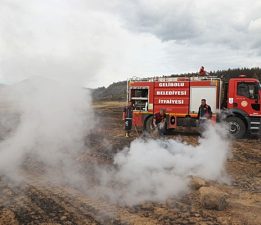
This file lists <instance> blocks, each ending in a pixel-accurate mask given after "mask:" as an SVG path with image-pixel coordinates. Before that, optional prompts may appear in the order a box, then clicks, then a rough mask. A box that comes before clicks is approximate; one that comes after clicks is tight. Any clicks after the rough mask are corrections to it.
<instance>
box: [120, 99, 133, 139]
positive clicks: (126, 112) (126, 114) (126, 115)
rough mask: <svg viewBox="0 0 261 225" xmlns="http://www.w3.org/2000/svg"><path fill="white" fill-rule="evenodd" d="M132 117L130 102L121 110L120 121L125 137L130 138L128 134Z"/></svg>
mask: <svg viewBox="0 0 261 225" xmlns="http://www.w3.org/2000/svg"><path fill="white" fill-rule="evenodd" d="M132 115H133V105H132V102H131V101H130V102H128V105H127V106H125V107H124V109H123V115H122V120H123V121H124V125H125V137H130V132H131V128H132Z"/></svg>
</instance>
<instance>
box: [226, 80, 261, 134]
mask: <svg viewBox="0 0 261 225" xmlns="http://www.w3.org/2000/svg"><path fill="white" fill-rule="evenodd" d="M260 105H261V88H260V83H259V81H258V80H257V79H253V78H246V77H244V76H241V77H238V78H232V79H230V80H229V82H228V86H227V97H226V106H227V107H226V108H227V109H228V112H229V115H228V117H227V122H228V124H229V131H230V133H231V134H233V135H234V136H235V137H237V138H241V137H243V136H244V135H245V134H247V133H249V134H260V130H261V129H260V124H261V107H260Z"/></svg>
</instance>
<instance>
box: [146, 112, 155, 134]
mask: <svg viewBox="0 0 261 225" xmlns="http://www.w3.org/2000/svg"><path fill="white" fill-rule="evenodd" d="M152 120H153V117H152V116H151V117H149V118H148V119H147V120H146V123H145V130H146V131H147V132H149V133H151V132H152V131H153V130H154V127H153V124H152Z"/></svg>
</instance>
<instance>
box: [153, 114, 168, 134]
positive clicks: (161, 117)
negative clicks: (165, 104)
mask: <svg viewBox="0 0 261 225" xmlns="http://www.w3.org/2000/svg"><path fill="white" fill-rule="evenodd" d="M153 125H154V127H157V128H158V131H159V135H160V136H163V135H165V134H166V113H165V110H164V109H160V111H159V112H158V113H155V114H154V117H153Z"/></svg>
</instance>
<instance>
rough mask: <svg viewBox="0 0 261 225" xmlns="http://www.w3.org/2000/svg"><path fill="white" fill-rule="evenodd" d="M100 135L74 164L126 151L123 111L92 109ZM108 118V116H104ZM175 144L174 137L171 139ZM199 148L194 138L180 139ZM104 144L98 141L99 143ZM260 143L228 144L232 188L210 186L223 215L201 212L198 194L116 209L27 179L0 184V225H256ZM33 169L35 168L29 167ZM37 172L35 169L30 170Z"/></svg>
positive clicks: (260, 207) (260, 204) (104, 160)
mask: <svg viewBox="0 0 261 225" xmlns="http://www.w3.org/2000/svg"><path fill="white" fill-rule="evenodd" d="M95 108H96V110H97V115H98V116H99V118H100V124H102V126H100V128H99V129H96V131H95V132H94V133H93V134H91V135H90V136H89V137H87V139H86V145H87V146H86V148H88V149H90V151H86V152H83V153H82V155H81V156H79V158H78V160H79V162H80V163H82V164H88V163H93V162H95V163H98V164H111V163H112V158H113V155H114V154H115V153H116V152H117V151H120V150H121V149H122V148H123V147H124V146H126V145H129V143H130V141H131V140H133V139H134V138H135V137H136V136H137V133H136V132H135V131H134V132H133V134H132V137H131V138H130V139H126V138H125V137H124V136H123V132H122V124H121V122H119V121H120V119H121V107H120V105H119V104H117V103H106V104H105V103H99V104H95ZM104 115H106V116H104ZM169 138H176V135H173V136H169ZM181 139H182V140H184V141H186V142H188V143H193V144H196V143H197V139H198V137H197V136H196V135H181ZM101 140H102V141H101ZM260 144H261V141H260V139H259V140H258V139H249V140H247V139H245V140H238V141H234V143H233V144H232V153H233V158H232V159H230V160H229V162H228V163H227V170H228V172H229V174H230V175H231V176H232V178H233V180H232V184H231V185H221V184H217V183H214V182H209V185H213V186H216V187H219V188H220V189H222V190H223V191H225V192H227V193H228V194H229V206H228V208H227V209H226V210H224V211H215V210H206V209H204V208H202V207H201V205H200V202H199V194H198V191H191V192H190V193H189V194H187V195H186V196H184V197H183V198H181V199H168V200H167V201H166V202H164V203H150V202H148V203H144V204H142V205H138V206H135V207H120V206H117V205H113V204H111V203H109V202H106V201H105V200H99V199H96V198H94V197H93V196H88V195H86V194H83V193H81V192H80V191H79V190H76V189H74V188H72V187H69V186H68V187H67V186H59V185H53V184H51V183H48V182H44V181H42V180H41V179H39V176H33V175H32V174H31V175H28V179H27V180H26V181H24V182H23V183H21V184H19V185H18V186H17V185H16V186H14V185H12V183H11V182H10V181H9V180H8V179H5V178H4V177H2V178H0V225H2V224H3V225H7V224H140V225H143V224H166V225H167V224H202V225H203V224H216V225H218V224H260V221H261V216H260V215H261V173H260V172H261V149H260ZM32 165H33V166H35V164H32ZM33 169H37V168H33Z"/></svg>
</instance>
